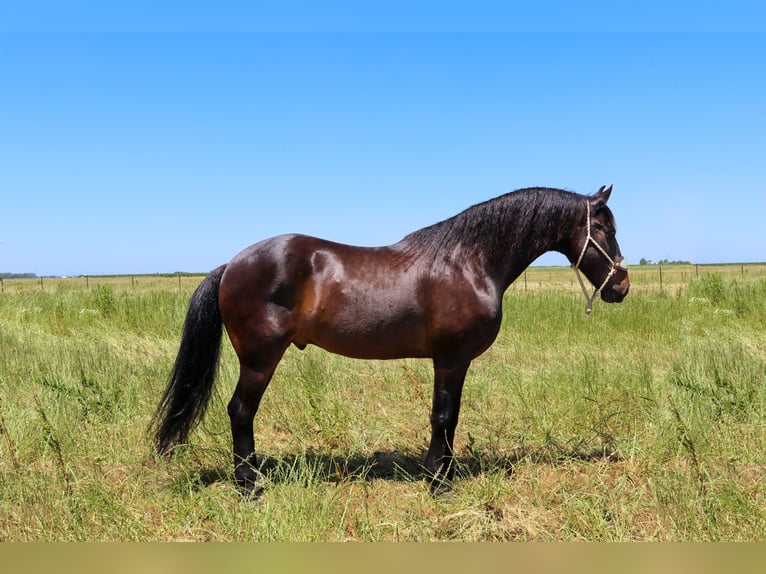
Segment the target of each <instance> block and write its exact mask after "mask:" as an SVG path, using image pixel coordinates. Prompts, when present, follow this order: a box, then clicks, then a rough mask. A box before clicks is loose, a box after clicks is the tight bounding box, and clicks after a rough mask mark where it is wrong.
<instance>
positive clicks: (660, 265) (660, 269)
mask: <svg viewBox="0 0 766 574" xmlns="http://www.w3.org/2000/svg"><path fill="white" fill-rule="evenodd" d="M660 291H662V264H661V263H660Z"/></svg>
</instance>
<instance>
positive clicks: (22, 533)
mask: <svg viewBox="0 0 766 574" xmlns="http://www.w3.org/2000/svg"><path fill="white" fill-rule="evenodd" d="M630 273H631V282H632V288H631V293H630V295H629V296H628V297H627V298H626V300H625V301H624V302H623V303H622V304H618V305H607V304H604V303H603V302H601V301H598V302H596V304H595V305H594V310H593V313H592V316H591V317H590V318H589V319H586V318H585V313H584V305H585V302H584V300H583V297H582V294H581V292H580V289H579V286H578V285H577V283H576V280H575V277H574V274H573V273H572V271H571V270H570V269H568V268H563V267H562V268H550V267H545V268H540V267H532V268H530V269H529V270H528V272H527V273H526V274H525V275H524V276H522V277H521V278H519V279H518V280H517V282H516V283H514V284H513V285H512V286H511V288H510V289H509V290H508V292H507V293H506V296H505V301H504V310H505V311H504V320H503V325H502V328H501V332H500V335H499V337H498V339H497V341H496V342H495V344H494V345H493V346H492V347H491V348H490V350H489V351H487V352H486V353H485V354H484V355H483V356H481V357H480V358H479V359H477V360H476V361H474V363H473V365H472V367H471V369H470V370H469V373H468V377H467V379H466V385H465V390H464V394H463V407H462V411H461V418H460V424H459V425H458V429H457V436H456V439H455V443H456V453H455V454H456V457H457V460H458V470H457V476H456V480H455V482H454V484H453V489H452V491H451V492H449V493H447V494H445V495H442V496H439V497H436V498H434V497H432V496H431V495H430V494H429V491H428V487H427V484H426V483H425V481H423V480H422V478H421V469H420V464H421V463H422V460H423V456H424V455H425V451H426V449H427V446H428V440H429V437H430V427H429V421H428V415H429V409H430V405H431V387H432V367H431V364H430V362H428V361H420V360H393V361H361V360H352V359H346V358H342V357H338V356H334V355H330V354H327V353H325V352H324V351H321V350H319V349H316V348H313V347H309V348H307V349H306V350H305V351H299V350H297V349H295V348H291V349H290V350H289V351H288V353H287V354H286V356H285V358H284V360H283V361H282V363H280V366H279V368H278V370H277V372H276V375H275V377H274V380H273V381H272V383H271V385H270V387H269V389H268V391H267V392H266V395H265V397H264V399H263V403H262V405H261V408H260V411H259V413H258V417H257V419H256V425H255V437H256V446H257V448H258V449H259V451H260V454H261V455H262V456H263V459H264V464H263V467H262V469H261V470H262V472H263V473H264V477H265V479H264V480H265V488H266V490H265V492H264V494H263V495H262V496H261V497H260V498H259V499H257V500H254V501H251V500H246V499H244V498H243V497H241V496H240V495H239V494H238V492H237V490H236V489H235V487H234V485H233V483H232V481H231V474H232V470H231V468H232V464H231V439H230V432H229V421H228V417H227V415H226V408H225V405H226V403H227V401H228V400H229V397H230V396H231V393H232V390H233V385H234V383H235V382H236V377H237V363H236V359H235V357H234V354H233V352H232V351H231V348H230V346H229V345H228V342H226V341H225V342H224V346H223V349H224V351H223V357H222V362H221V366H220V375H219V380H218V383H217V386H216V391H215V393H216V394H215V396H214V399H213V402H212V404H211V406H210V408H209V410H208V414H207V416H206V418H205V420H204V422H203V423H202V425H201V426H199V427H198V428H197V429H196V430H195V431H193V433H192V435H191V442H190V445H188V446H183V447H180V448H178V449H177V450H176V452H175V454H174V456H173V457H172V458H170V459H159V458H157V457H155V456H154V455H153V454H152V451H151V448H152V447H151V438H150V436H149V435H148V433H147V426H148V424H149V421H150V419H151V416H152V414H153V412H154V409H155V408H156V405H157V402H158V400H159V398H160V396H161V394H162V391H163V389H164V387H165V385H166V382H167V377H168V374H169V372H170V369H171V367H172V363H173V359H174V358H175V353H176V351H177V347H178V343H179V338H180V330H181V325H182V322H183V318H184V315H185V312H186V306H187V303H188V299H189V296H190V294H191V292H192V291H193V289H194V288H195V286H196V285H197V284H198V283H199V281H200V279H201V277H188V276H184V277H180V278H179V277H175V276H174V277H159V276H156V277H155V276H152V277H149V276H136V277H130V276H126V277H108V278H94V277H91V278H88V279H86V278H70V279H56V280H54V279H44V280H43V281H42V282H41V281H40V279H25V280H5V281H4V282H3V283H2V293H0V540H1V541H40V540H57V541H63V540H66V541H73V540H97V541H98V540H114V541H139V540H140V541H154V540H195V541H208V540H213V541H224V540H242V541H347V540H358V541H429V540H464V541H466V540H467V541H514V540H519V541H530V540H535V541H549V540H604V541H608V540H612V541H627V540H653V541H691V540H695V541H696V540H763V539H764V538H766V537H765V536H764V532H766V452H765V450H764V447H765V446H766V444H765V442H766V441H765V439H766V434H765V430H766V426H765V419H764V416H765V415H766V337H765V336H764V335H765V334H766V265H745V266H740V265H732V266H699V267H695V266H691V265H687V266H663V267H662V286H661V287H660V275H659V273H660V269H659V267H658V266H640V267H639V266H634V267H631V269H630Z"/></svg>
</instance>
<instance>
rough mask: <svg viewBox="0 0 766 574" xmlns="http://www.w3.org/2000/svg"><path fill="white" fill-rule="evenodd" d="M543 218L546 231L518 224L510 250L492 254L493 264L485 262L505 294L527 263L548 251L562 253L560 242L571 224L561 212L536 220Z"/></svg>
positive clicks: (544, 214)
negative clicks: (493, 257) (493, 255)
mask: <svg viewBox="0 0 766 574" xmlns="http://www.w3.org/2000/svg"><path fill="white" fill-rule="evenodd" d="M542 218H546V221H547V222H548V225H547V229H548V230H550V229H553V230H555V232H553V233H552V232H550V231H548V232H546V231H545V230H544V229H543V228H541V227H540V226H537V225H535V224H534V223H532V224H528V223H527V224H520V225H518V226H517V229H518V235H517V236H516V237H514V238H513V240H510V241H509V249H507V250H505V251H504V252H502V253H498V254H495V260H494V261H488V262H487V263H488V270H490V272H491V273H492V275H493V276H494V277H496V280H497V282H498V286H499V287H500V288H501V289H502V290H503V291H505V290H506V289H507V288H508V287H509V286H510V285H511V283H513V282H514V281H515V280H516V279H517V278H518V277H519V276H520V275H521V274H522V273H524V271H525V270H526V268H527V267H529V266H530V264H531V263H532V262H533V261H535V260H536V259H537V258H538V257H540V256H541V255H542V254H544V253H547V252H549V251H559V252H562V253H563V251H562V247H563V242H564V240H565V239H566V238H567V237H568V235H569V234H570V233H571V227H572V226H571V222H570V221H569V220H568V219H567V217H566V216H565V215H564V214H563V213H562V212H561V211H560V210H551V211H550V212H549V213H540V214H538V219H542Z"/></svg>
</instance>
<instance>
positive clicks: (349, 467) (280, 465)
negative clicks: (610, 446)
mask: <svg viewBox="0 0 766 574" xmlns="http://www.w3.org/2000/svg"><path fill="white" fill-rule="evenodd" d="M424 457H425V451H423V452H422V453H410V452H401V451H398V450H391V451H376V452H373V453H369V454H365V453H350V454H347V455H333V454H329V453H322V452H314V451H309V452H306V453H301V454H283V455H280V456H270V455H262V456H261V457H260V464H259V466H258V470H259V472H260V473H261V474H262V475H263V477H264V478H265V479H266V481H267V482H271V483H274V484H283V483H289V482H295V481H301V480H303V481H305V480H307V479H311V480H313V481H317V482H328V483H340V482H349V481H373V480H386V481H393V482H415V481H420V480H423V479H424V478H425V469H424V467H423V459H424ZM566 460H570V461H581V462H596V461H600V460H601V461H607V462H618V461H620V460H622V456H621V455H620V453H619V452H616V451H607V450H604V449H598V448H597V449H592V450H587V451H583V450H572V451H569V452H566V451H562V452H556V453H554V452H549V451H544V450H541V449H535V450H525V449H518V450H516V451H514V452H512V453H510V454H498V455H495V454H489V453H470V454H468V455H465V456H455V458H454V463H455V476H456V478H458V479H460V478H471V477H479V476H481V475H482V474H485V473H489V472H495V473H496V472H500V473H505V474H506V475H507V476H511V475H512V474H513V473H514V470H515V468H516V467H517V466H518V465H519V464H520V463H522V462H524V461H530V462H537V463H547V464H557V463H560V462H563V461H566ZM193 476H194V478H193V479H192V482H194V483H196V485H195V486H196V487H198V488H204V487H208V486H211V485H213V484H215V483H218V482H224V481H231V480H232V471H231V470H230V469H229V468H226V469H224V468H203V469H200V470H199V471H197V472H196V473H194V475H193Z"/></svg>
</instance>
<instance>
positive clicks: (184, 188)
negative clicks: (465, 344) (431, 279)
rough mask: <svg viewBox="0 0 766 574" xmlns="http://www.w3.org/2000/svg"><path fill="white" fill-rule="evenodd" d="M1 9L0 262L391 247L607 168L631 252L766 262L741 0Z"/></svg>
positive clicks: (167, 264) (756, 109)
mask: <svg viewBox="0 0 766 574" xmlns="http://www.w3.org/2000/svg"><path fill="white" fill-rule="evenodd" d="M18 4H23V5H24V8H20V9H19V8H11V7H3V8H0V82H1V83H0V218H1V219H0V272H32V273H37V274H39V275H76V274H109V273H154V272H172V271H177V270H183V271H206V270H209V269H211V268H213V267H215V266H217V265H218V264H220V263H223V262H226V261H228V260H229V259H230V258H231V257H232V256H233V255H234V254H235V253H237V252H238V251H239V250H241V249H242V248H244V247H245V246H246V245H248V244H250V243H254V242H256V241H258V240H260V239H263V238H266V237H269V236H271V235H276V234H279V233H286V232H301V233H308V234H313V235H318V236H322V237H326V238H328V239H333V240H336V241H341V242H346V243H354V244H361V245H379V244H388V243H392V242H395V241H397V240H398V239H400V238H401V237H402V236H404V235H405V234H407V233H409V232H410V231H413V230H415V229H418V228H420V227H423V226H425V225H428V224H431V223H434V222H436V221H439V220H441V219H444V218H446V217H449V216H451V215H453V214H455V213H457V212H458V211H460V210H462V209H464V208H466V207H468V206H470V205H472V204H474V203H477V202H479V201H483V200H485V199H489V198H491V197H494V196H497V195H500V194H502V193H505V192H507V191H511V190H513V189H516V188H520V187H527V186H537V185H545V186H554V187H563V188H566V189H571V190H573V191H577V192H581V193H591V192H593V191H595V190H596V189H597V188H598V187H599V186H600V185H602V184H613V185H614V193H613V195H612V200H611V204H612V208H613V211H614V212H615V216H616V219H617V223H618V239H619V240H620V244H621V246H622V250H623V253H624V254H625V256H626V258H627V261H628V262H629V263H637V262H638V260H639V259H640V258H642V257H645V258H649V259H653V260H659V259H664V258H667V259H684V260H690V261H695V262H700V263H710V262H739V261H745V262H746V261H766V219H765V216H766V185H765V184H766V34H763V33H762V30H763V29H764V26H762V24H763V22H764V20H763V18H762V14H760V13H758V10H759V9H758V7H757V6H756V4H757V3H752V4H751V3H736V2H735V3H734V4H731V5H729V4H727V7H728V8H727V10H728V11H727V12H726V13H725V14H715V13H714V11H713V10H714V8H712V7H711V3H705V2H696V3H684V5H685V8H681V7H680V6H679V7H675V6H676V5H675V4H673V5H672V6H673V7H671V8H668V6H669V4H668V3H665V9H664V11H663V8H662V6H663V3H661V2H658V3H652V2H649V3H646V4H644V5H642V6H643V7H644V8H646V10H639V7H637V5H636V3H631V7H632V8H631V9H632V10H633V12H627V11H625V9H623V8H619V7H618V6H619V5H620V3H614V2H612V3H605V2H600V3H595V4H594V5H593V6H592V7H591V8H590V9H589V10H577V11H575V10H574V9H572V8H569V9H568V10H569V11H568V12H566V11H565V12H561V11H560V10H559V11H557V9H556V3H553V2H543V3H540V4H538V7H540V6H542V7H543V8H545V10H538V13H535V14H533V13H531V12H525V13H522V11H521V10H517V9H516V8H514V3H511V2H509V3H504V4H503V6H505V7H504V8H494V9H487V10H483V8H484V4H482V3H481V2H479V3H477V4H471V6H476V9H474V8H471V10H470V11H466V10H465V9H462V11H461V8H460V6H463V5H464V4H465V3H461V2H442V3H439V4H436V3H433V2H430V3H428V2H426V3H409V4H408V3H404V2H389V3H384V2H369V3H364V2H353V3H351V2H331V3H330V4H329V5H330V6H331V7H330V8H327V9H325V10H323V11H321V12H319V11H317V9H316V8H314V9H313V12H312V11H311V10H312V9H311V8H310V7H311V6H314V5H316V4H317V3H300V2H283V3H279V6H280V7H281V8H280V9H279V10H278V11H275V10H274V9H272V10H266V9H265V8H263V7H262V3H258V2H255V3H250V4H243V3H228V2H221V3H201V2H186V3H180V2H170V3H149V2H130V3H114V4H117V5H118V8H116V9H115V8H105V7H104V6H103V3H99V4H96V3H93V6H95V7H97V8H93V9H92V10H87V9H86V8H87V7H88V6H89V4H88V3H86V2H59V3H47V2H39V1H30V2H26V3H18ZM205 4H210V5H211V6H216V8H215V9H213V8H205ZM655 4H656V5H655ZM671 4H672V3H671ZM160 5H161V8H158V7H157V6H160ZM246 6H251V7H250V8H247V7H246ZM252 6H255V7H252ZM382 6H388V7H391V6H393V7H394V8H392V10H393V12H392V11H389V10H385V9H384V8H382ZM435 6H441V8H440V9H439V10H436V9H435V8H434V7H435ZM479 7H482V9H479ZM647 7H648V8H647ZM607 8H608V9H609V10H610V12H609V13H608V14H607V15H606V16H604V14H603V11H602V9H607ZM397 10H398V12H397ZM660 17H661V18H660ZM525 30H526V32H525ZM605 30H613V31H611V32H606V31H605ZM759 30H761V31H759ZM722 32H729V33H722ZM539 262H540V263H546V264H566V261H565V259H564V258H563V256H560V255H558V254H552V255H548V256H544V257H543V258H542V259H541V260H539Z"/></svg>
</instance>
